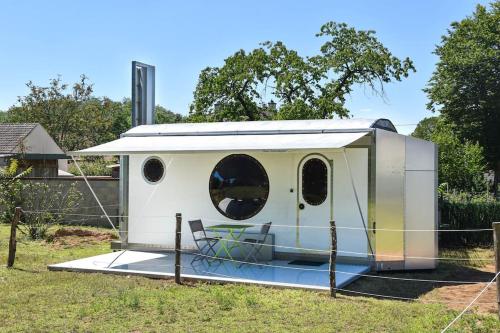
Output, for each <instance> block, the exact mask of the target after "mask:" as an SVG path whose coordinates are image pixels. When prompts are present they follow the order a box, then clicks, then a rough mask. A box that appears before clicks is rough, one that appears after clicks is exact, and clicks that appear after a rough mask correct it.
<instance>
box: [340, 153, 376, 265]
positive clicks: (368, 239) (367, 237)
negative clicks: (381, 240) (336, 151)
mask: <svg viewBox="0 0 500 333" xmlns="http://www.w3.org/2000/svg"><path fill="white" fill-rule="evenodd" d="M342 152H343V153H344V160H345V165H346V166H347V173H349V178H350V179H351V186H352V190H353V192H354V197H355V198H356V204H357V205H358V211H359V216H361V221H362V222H363V227H364V228H365V234H366V240H367V241H368V247H369V248H370V253H371V254H372V259H375V257H374V255H375V254H374V253H373V248H372V243H371V242H370V236H369V235H368V229H367V228H366V222H365V218H364V216H363V210H362V209H361V205H360V204H359V198H358V191H356V186H355V185H354V178H353V177H352V172H351V166H350V165H349V160H348V159H347V154H346V152H345V148H344V149H343V150H342Z"/></svg>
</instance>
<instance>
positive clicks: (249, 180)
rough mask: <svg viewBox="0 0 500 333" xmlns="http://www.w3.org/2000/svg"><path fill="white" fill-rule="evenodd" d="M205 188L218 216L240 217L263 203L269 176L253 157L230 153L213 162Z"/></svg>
mask: <svg viewBox="0 0 500 333" xmlns="http://www.w3.org/2000/svg"><path fill="white" fill-rule="evenodd" d="M209 191H210V198H211V199H212V202H213V204H214V206H215V208H217V210H218V211H219V212H220V213H221V214H222V215H224V216H226V217H229V218H230V219H233V220H244V219H248V218H250V217H252V216H254V215H255V214H257V213H258V212H259V211H260V210H261V209H262V208H263V207H264V205H265V204H266V201H267V197H268V195H269V179H268V178H267V174H266V171H265V170H264V167H262V165H261V164H260V163H259V162H258V161H257V160H256V159H255V158H253V157H251V156H248V155H243V154H234V155H229V156H226V157H224V158H223V159H222V160H221V161H220V162H219V163H217V165H216V166H215V168H214V170H213V171H212V174H211V175H210V183H209Z"/></svg>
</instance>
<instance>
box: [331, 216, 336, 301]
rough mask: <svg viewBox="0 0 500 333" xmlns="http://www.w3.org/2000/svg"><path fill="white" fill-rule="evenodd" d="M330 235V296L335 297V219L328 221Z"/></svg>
mask: <svg viewBox="0 0 500 333" xmlns="http://www.w3.org/2000/svg"><path fill="white" fill-rule="evenodd" d="M330 235H331V237H332V248H331V250H330V296H331V297H337V293H336V291H337V287H336V285H335V284H336V278H335V261H336V260H337V228H336V227H335V221H333V220H332V221H330Z"/></svg>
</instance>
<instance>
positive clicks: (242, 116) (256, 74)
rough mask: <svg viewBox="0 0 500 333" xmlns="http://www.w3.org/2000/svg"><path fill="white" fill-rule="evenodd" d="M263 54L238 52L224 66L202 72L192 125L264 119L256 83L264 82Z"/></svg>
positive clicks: (208, 68) (195, 95)
mask: <svg viewBox="0 0 500 333" xmlns="http://www.w3.org/2000/svg"><path fill="white" fill-rule="evenodd" d="M265 71H266V53H265V51H264V50H263V49H262V48H259V49H255V50H253V51H252V52H250V53H246V52H245V51H244V50H239V51H238V52H236V53H235V54H233V55H232V56H230V57H229V58H227V59H225V60H224V66H222V67H221V68H218V67H207V68H205V69H204V70H202V71H201V73H200V76H199V78H198V84H197V86H196V90H195V91H194V101H193V103H192V105H191V107H190V120H191V121H224V120H231V121H238V120H259V119H263V118H264V119H265V118H266V115H265V113H263V112H262V108H261V107H260V106H259V105H258V102H259V100H260V99H261V95H260V93H259V91H258V85H259V83H262V82H263V81H264V80H265V78H266V76H267V75H266V73H265Z"/></svg>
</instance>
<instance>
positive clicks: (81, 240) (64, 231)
mask: <svg viewBox="0 0 500 333" xmlns="http://www.w3.org/2000/svg"><path fill="white" fill-rule="evenodd" d="M114 239H117V237H116V235H114V234H113V233H111V232H107V231H96V230H89V229H81V228H60V229H58V230H56V231H55V232H54V234H53V235H51V237H50V238H49V240H48V241H49V242H50V243H52V245H53V246H56V247H58V246H62V247H72V246H78V245H82V244H95V243H99V242H105V241H111V240H114Z"/></svg>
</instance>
